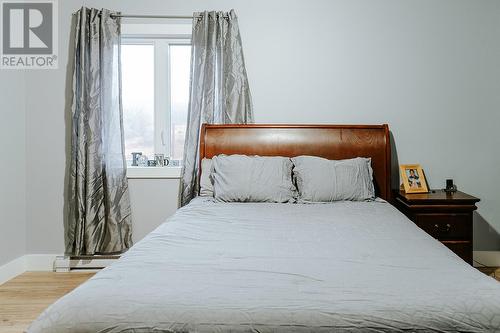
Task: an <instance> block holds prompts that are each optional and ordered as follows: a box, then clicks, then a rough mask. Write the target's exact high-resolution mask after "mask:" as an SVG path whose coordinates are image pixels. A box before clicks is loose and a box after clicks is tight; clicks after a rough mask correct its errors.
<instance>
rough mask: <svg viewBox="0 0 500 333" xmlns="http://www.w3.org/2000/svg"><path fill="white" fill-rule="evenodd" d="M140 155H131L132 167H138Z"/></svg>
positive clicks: (138, 153)
mask: <svg viewBox="0 0 500 333" xmlns="http://www.w3.org/2000/svg"><path fill="white" fill-rule="evenodd" d="M141 155H142V152H136V153H132V166H139V164H138V162H139V157H140V156H141Z"/></svg>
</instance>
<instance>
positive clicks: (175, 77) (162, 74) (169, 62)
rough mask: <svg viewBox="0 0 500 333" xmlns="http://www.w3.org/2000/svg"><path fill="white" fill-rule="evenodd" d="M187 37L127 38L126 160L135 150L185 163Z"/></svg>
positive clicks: (124, 63)
mask: <svg viewBox="0 0 500 333" xmlns="http://www.w3.org/2000/svg"><path fill="white" fill-rule="evenodd" d="M189 43H190V41H189V40H188V39H168V38H136V37H126V38H122V59H121V63H122V101H123V125H124V135H125V155H126V159H127V164H128V165H131V164H132V153H134V152H141V153H142V154H143V155H146V156H147V157H148V159H149V160H154V155H155V154H164V156H165V157H169V158H170V161H171V165H180V163H181V161H182V158H183V152H184V138H185V134H186V121H187V111H188V103H189V79H190V77H189V75H190V61H191V45H190V44H189Z"/></svg>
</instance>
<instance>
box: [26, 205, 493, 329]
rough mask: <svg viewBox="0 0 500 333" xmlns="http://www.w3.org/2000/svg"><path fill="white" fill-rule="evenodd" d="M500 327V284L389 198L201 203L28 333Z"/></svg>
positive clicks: (102, 273)
mask: <svg viewBox="0 0 500 333" xmlns="http://www.w3.org/2000/svg"><path fill="white" fill-rule="evenodd" d="M138 223H140V221H139V222H138ZM499 329H500V284H499V283H498V282H496V281H495V280H493V279H492V278H490V277H487V276H485V275H483V274H482V273H480V272H478V271H477V270H475V269H474V268H473V267H471V266H469V265H468V264H466V263H465V262H463V261H462V260H461V259H460V258H458V257H457V256H456V255H455V254H454V253H452V252H451V251H449V250H448V249H447V248H446V247H444V246H443V245H442V244H441V243H439V242H438V241H436V240H434V239H433V238H431V237H430V236H428V235H427V234H426V233H424V232H423V231H421V230H420V229H419V228H418V227H416V226H415V225H414V224H413V223H412V222H411V221H410V220H408V219H407V218H406V217H405V216H404V215H402V214H401V213H400V212H398V211H397V210H396V209H395V208H394V207H393V206H391V205H390V204H388V203H386V202H383V201H381V200H378V201H374V202H336V203H331V204H266V203H216V202H213V201H212V200H210V199H207V198H197V199H195V200H194V201H193V202H192V203H190V204H189V205H187V206H185V207H184V208H182V209H180V210H178V211H177V212H176V213H175V214H174V216H173V217H171V218H170V219H168V220H167V221H166V222H165V223H163V224H162V225H161V226H159V227H158V228H157V229H156V230H155V231H153V232H152V233H151V234H149V235H148V236H147V237H145V238H144V239H143V240H142V241H140V242H139V243H137V244H136V245H135V246H133V247H132V248H131V249H130V250H129V251H128V252H127V253H126V254H125V255H124V256H123V257H122V258H121V259H120V260H118V261H117V262H116V263H114V264H113V265H111V266H110V267H107V268H106V269H104V270H102V271H100V272H99V273H98V274H96V275H95V276H94V277H93V278H91V279H90V280H89V281H87V282H86V283H84V284H83V285H81V286H80V287H78V288H77V289H75V290H74V291H73V292H71V293H69V294H68V295H66V296H64V297H63V298H61V299H60V300H58V301H57V302H56V303H55V304H53V305H52V306H50V307H49V308H48V309H47V310H46V311H45V312H43V313H42V314H41V315H40V317H39V318H38V319H37V320H36V321H35V322H34V323H33V324H32V325H31V327H30V328H29V329H28V332H31V333H41V332H47V333H49V332H50V333H60V332H61V333H62V332H81V333H83V332H107V333H114V332H332V331H339V332H340V331H346V332H352V331H360V332H398V331H413V332H418V331H426V332H428V331H434V332H456V331H461V332H482V331H494V330H499Z"/></svg>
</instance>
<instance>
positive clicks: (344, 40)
mask: <svg viewBox="0 0 500 333" xmlns="http://www.w3.org/2000/svg"><path fill="white" fill-rule="evenodd" d="M82 5H86V6H95V7H98V8H100V7H107V8H111V9H116V10H120V11H122V12H124V13H134V14H160V13H164V14H174V15H175V14H179V15H185V14H189V13H191V12H192V11H195V10H202V9H224V10H227V9H230V8H235V10H236V12H237V13H238V15H239V22H240V30H241V33H242V39H243V44H244V48H245V56H246V63H247V70H248V74H249V79H250V84H251V88H252V93H253V97H254V106H255V114H256V120H257V122H281V123H284V122H286V123H389V124H390V127H391V129H392V132H393V135H394V138H395V141H396V147H397V154H398V156H399V162H400V163H413V162H415V163H421V164H422V165H423V167H424V169H425V171H426V174H427V177H428V179H429V181H430V184H431V186H432V187H434V188H439V187H442V186H443V184H444V180H445V178H450V177H451V178H454V179H455V181H456V183H457V184H458V186H459V188H460V189H463V190H465V191H467V192H469V193H471V194H473V195H477V196H479V197H480V198H481V199H482V201H481V203H480V209H479V214H480V216H482V219H480V218H479V219H478V221H479V222H480V223H481V225H482V228H481V239H480V240H476V244H475V246H476V248H478V249H491V248H492V247H496V248H497V249H500V243H495V242H497V240H498V238H497V236H498V235H497V231H500V195H499V192H498V191H497V188H498V186H499V185H500V184H499V182H500V181H499V178H498V177H497V176H496V174H497V170H498V165H499V164H500V154H499V149H498V147H499V145H500V134H499V132H498V130H497V127H498V125H499V124H500V112H499V108H500V93H499V92H500V2H499V1H496V0H482V1H475V0H441V1H434V0H408V1H398V0H376V1H374V0H362V1H361V0H336V1H331V0H322V1H319V0H316V1H305V0H301V1H298V0H292V1H277V0H266V1H263V0H257V1H243V0H240V1H230V0H206V1H201V0H198V1H194V0H191V1H181V0H170V1H160V0H155V1H132V0H122V1H116V0H115V1H112V0H104V1H103V0H99V1H97V0H93V1H81V0H64V1H59V26H60V31H59V45H60V52H59V53H60V58H59V61H60V64H61V68H60V69H59V70H54V71H31V72H28V73H27V74H26V81H27V83H26V84H27V92H29V94H28V95H27V101H26V103H27V104H26V110H27V119H26V125H27V135H26V138H27V161H26V162H27V166H26V167H27V173H26V174H27V187H26V192H27V205H28V206H27V207H28V210H27V252H28V253H61V252H62V251H63V189H64V181H65V180H64V179H65V178H64V172H65V159H66V157H65V149H66V142H67V140H68V137H67V135H66V133H65V114H66V113H65V103H67V100H66V99H65V96H66V95H67V94H68V92H69V88H68V85H67V81H66V79H67V76H66V68H65V64H66V63H67V61H68V59H67V53H68V48H69V47H70V46H69V35H70V18H71V13H72V12H74V11H76V10H77V9H78V8H79V7H80V6H82ZM1 75H3V73H2V74H1ZM66 116H67V114H66ZM174 183H175V181H168V180H166V181H162V182H154V181H151V180H134V181H131V192H132V193H131V197H132V201H133V210H134V212H133V214H134V218H135V224H134V229H135V230H136V231H138V232H139V233H141V234H142V233H145V232H146V231H148V230H150V229H151V228H152V227H153V225H155V224H156V223H159V222H160V220H161V219H163V218H164V217H165V216H167V215H169V214H170V213H171V212H172V211H173V209H174V207H175V202H176V198H175V193H176V191H177V188H178V187H177V186H178V184H177V183H175V184H174ZM152 192H154V194H151V193H152ZM490 226H492V227H490ZM495 230H496V231H495Z"/></svg>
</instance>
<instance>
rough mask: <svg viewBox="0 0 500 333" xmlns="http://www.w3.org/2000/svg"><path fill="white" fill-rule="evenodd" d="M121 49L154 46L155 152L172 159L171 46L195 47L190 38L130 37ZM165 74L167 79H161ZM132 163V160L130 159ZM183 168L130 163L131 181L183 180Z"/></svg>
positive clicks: (131, 35)
mask: <svg viewBox="0 0 500 333" xmlns="http://www.w3.org/2000/svg"><path fill="white" fill-rule="evenodd" d="M120 44H121V45H153V46H154V69H155V73H154V147H153V148H154V152H155V154H158V153H161V154H165V156H170V154H171V149H172V146H171V144H172V142H171V140H172V124H171V112H172V109H171V106H172V99H171V73H170V60H171V59H170V46H172V45H191V36H190V35H179V34H178V35H151V34H128V35H123V36H122V38H121V43H120ZM159 73H164V74H165V75H158V74H159ZM127 160H128V158H127ZM180 170H181V167H180V166H171V165H169V166H166V167H133V166H130V165H128V163H127V177H128V178H179V177H180V174H181V171H180Z"/></svg>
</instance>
